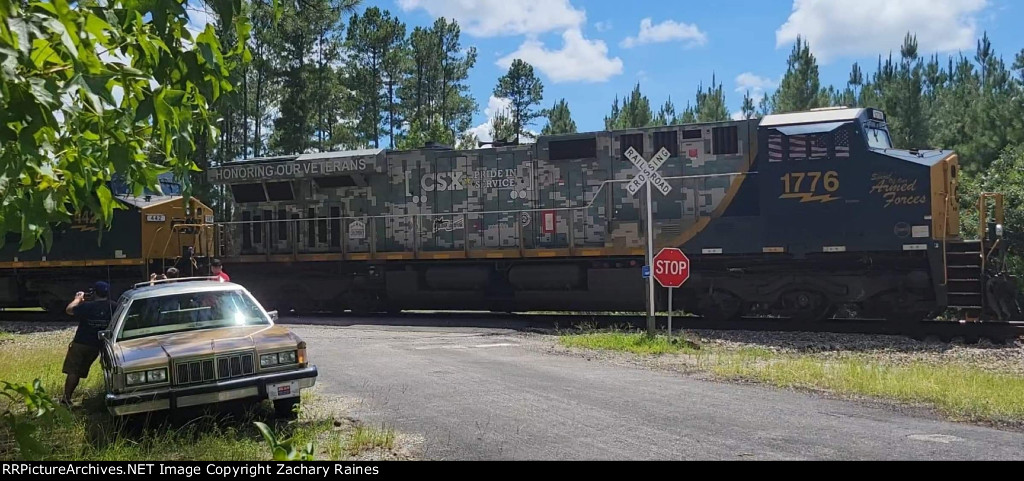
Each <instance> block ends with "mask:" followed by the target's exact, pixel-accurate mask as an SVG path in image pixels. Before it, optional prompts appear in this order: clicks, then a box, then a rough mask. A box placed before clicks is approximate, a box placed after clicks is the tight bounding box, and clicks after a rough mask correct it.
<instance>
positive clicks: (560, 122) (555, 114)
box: [540, 99, 576, 135]
mask: <svg viewBox="0 0 1024 481" xmlns="http://www.w3.org/2000/svg"><path fill="white" fill-rule="evenodd" d="M543 115H544V116H545V117H547V118H548V124H547V125H545V126H544V128H543V129H541V131H540V133H541V135H558V134H575V133H576V122H574V121H573V120H572V113H571V112H569V103H568V102H566V101H565V99H561V100H559V101H558V102H555V105H553V106H552V107H551V108H550V109H548V110H545V111H544V112H543Z"/></svg>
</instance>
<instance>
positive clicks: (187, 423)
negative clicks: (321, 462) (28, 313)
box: [0, 331, 394, 461]
mask: <svg viewBox="0 0 1024 481" xmlns="http://www.w3.org/2000/svg"><path fill="white" fill-rule="evenodd" d="M5 334H6V333H5ZM7 336H9V338H10V339H12V340H13V342H0V359H2V360H3V362H0V381H8V382H12V383H31V382H32V380H33V379H35V378H39V379H41V381H42V384H43V387H44V389H45V390H46V391H47V393H49V394H50V396H51V397H56V396H57V395H58V394H59V393H60V392H61V391H62V390H63V385H64V374H63V373H61V367H62V364H63V360H64V353H65V352H66V350H67V345H68V342H70V340H71V336H72V333H71V331H59V332H48V333H35V334H14V335H11V334H7ZM7 336H5V338H7ZM102 390H103V381H102V373H101V369H100V367H99V363H98V362H97V363H96V364H94V365H93V368H92V370H91V371H90V373H89V376H88V377H87V378H86V379H84V380H83V381H82V383H81V384H80V385H79V387H78V390H77V391H76V393H75V394H76V395H75V401H76V403H77V402H81V406H76V407H75V408H74V409H73V410H72V417H71V420H70V421H68V422H64V423H58V424H56V425H54V426H52V427H44V428H42V430H41V432H40V433H38V434H37V436H36V437H37V439H40V440H42V441H43V442H44V443H45V444H47V445H48V446H50V447H51V449H52V452H51V454H50V456H49V457H48V459H51V460H124V461H135V460H139V461H141V460H196V461H206V460H210V461H212V460H224V461H228V460H232V461H234V460H270V459H271V453H270V449H269V447H268V446H267V444H266V442H265V441H264V440H263V437H262V436H261V434H260V433H259V430H258V429H257V428H256V427H255V425H254V424H253V422H254V421H262V422H265V423H267V424H268V425H270V426H271V427H272V428H273V429H274V430H275V432H277V433H278V436H279V437H290V438H292V439H293V442H294V444H295V445H297V446H305V445H306V443H309V442H313V443H314V446H315V448H316V451H317V455H316V456H317V459H324V458H325V457H329V458H330V459H334V460H340V459H343V457H344V456H346V455H354V454H353V453H356V454H358V453H359V452H362V451H363V450H364V449H369V448H373V447H384V448H387V449H391V448H392V447H393V444H394V432H392V431H387V432H386V433H385V434H384V435H381V434H378V432H377V431H374V430H369V429H365V428H364V429H362V430H360V429H359V428H358V427H357V428H356V429H354V430H353V429H352V428H347V429H344V430H343V429H338V428H337V427H335V422H334V420H333V418H332V414H331V413H327V415H326V416H324V415H321V414H316V415H310V414H308V413H307V411H316V409H310V410H307V409H304V410H303V411H302V412H300V416H299V419H298V420H296V421H292V422H285V421H282V420H277V419H274V418H273V416H272V415H271V413H272V412H273V411H272V408H271V406H270V403H269V402H263V403H262V404H259V403H245V404H243V403H239V404H234V405H231V406H225V407H223V408H222V409H212V410H208V411H200V410H196V411H189V412H183V413H178V414H175V415H168V414H165V413H158V414H155V415H152V416H150V417H145V416H142V417H133V418H129V419H124V418H113V417H111V416H109V415H108V414H107V413H106V410H105V409H104V407H103V402H102V398H101V395H102ZM310 394H311V393H310V392H309V391H304V392H303V406H304V408H305V407H308V406H310V405H313V407H314V408H315V407H318V405H317V402H318V400H317V399H316V398H315V396H311V395H310ZM8 409H11V410H16V409H24V407H23V406H18V405H11V403H10V401H9V400H8V399H7V398H3V397H0V413H2V412H4V411H6V410H8ZM18 456H19V453H18V451H17V447H16V443H14V442H13V439H12V437H11V433H10V432H8V431H7V428H6V427H5V425H3V424H0V460H11V459H17V458H18Z"/></svg>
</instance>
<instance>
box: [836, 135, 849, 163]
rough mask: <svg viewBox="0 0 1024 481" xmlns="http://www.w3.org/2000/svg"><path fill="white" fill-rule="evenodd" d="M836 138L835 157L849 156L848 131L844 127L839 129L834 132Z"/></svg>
mask: <svg viewBox="0 0 1024 481" xmlns="http://www.w3.org/2000/svg"><path fill="white" fill-rule="evenodd" d="M835 136H836V137H835V138H836V157H842V158H849V157H850V133H849V132H847V131H846V129H839V130H837V131H836V134H835Z"/></svg>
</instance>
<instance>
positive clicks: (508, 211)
mask: <svg viewBox="0 0 1024 481" xmlns="http://www.w3.org/2000/svg"><path fill="white" fill-rule="evenodd" d="M757 173H758V172H757V171H751V172H726V173H721V174H702V175H681V176H675V177H669V176H663V177H662V178H663V179H665V180H678V179H701V178H711V177H731V176H736V175H756V174H757ZM632 180H633V179H632V178H630V179H608V180H604V181H602V182H601V184H600V185H599V186H598V188H597V190H596V191H594V194H593V197H592V198H591V199H590V200H589V201H588V202H587V203H586V205H583V206H575V207H537V208H531V209H506V210H484V211H461V212H423V213H415V214H413V213H410V214H381V215H345V216H337V217H316V218H315V220H318V221H321V220H323V221H328V220H345V219H387V218H404V217H434V216H449V215H464V214H477V215H483V214H518V213H521V212H543V211H549V212H550V211H571V210H586V209H589V208H591V207H593V206H594V202H596V201H597V198H598V194H600V193H601V191H602V190H604V186H605V185H606V184H617V183H622V182H630V181H632ZM309 220H311V218H308V217H307V218H302V219H269V220H268V219H260V220H235V221H225V222H215V223H214V224H204V225H235V224H256V223H260V224H269V223H277V222H296V221H300V222H301V221H309Z"/></svg>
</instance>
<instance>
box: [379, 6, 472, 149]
mask: <svg viewBox="0 0 1024 481" xmlns="http://www.w3.org/2000/svg"><path fill="white" fill-rule="evenodd" d="M461 34H462V33H461V29H460V28H459V24H458V23H457V22H455V21H449V20H447V19H445V18H438V19H437V20H435V21H434V24H433V25H432V26H431V27H428V28H424V27H416V28H415V29H413V31H412V33H411V34H410V35H409V40H408V44H409V53H408V56H407V58H408V61H407V62H406V69H407V70H406V72H405V74H404V76H403V79H402V81H401V82H400V85H399V86H398V88H397V95H398V98H399V101H400V104H401V110H402V113H403V115H404V117H405V120H406V121H408V122H409V124H410V126H415V125H418V126H419V127H418V129H419V132H420V133H430V135H435V134H436V133H440V132H445V133H444V135H443V136H435V137H431V138H429V139H426V140H432V141H434V142H438V143H443V144H445V145H451V144H452V141H453V140H454V139H455V136H456V134H457V133H458V132H465V131H466V130H467V129H469V127H470V123H471V122H472V120H473V113H474V112H476V108H477V103H476V100H475V99H474V98H473V96H472V95H471V94H470V92H469V85H468V83H467V81H468V79H469V71H470V70H471V69H472V68H473V66H474V65H476V58H477V53H476V47H468V48H463V47H462V42H461ZM410 135H411V132H410ZM420 145H421V146H422V144H420Z"/></svg>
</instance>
